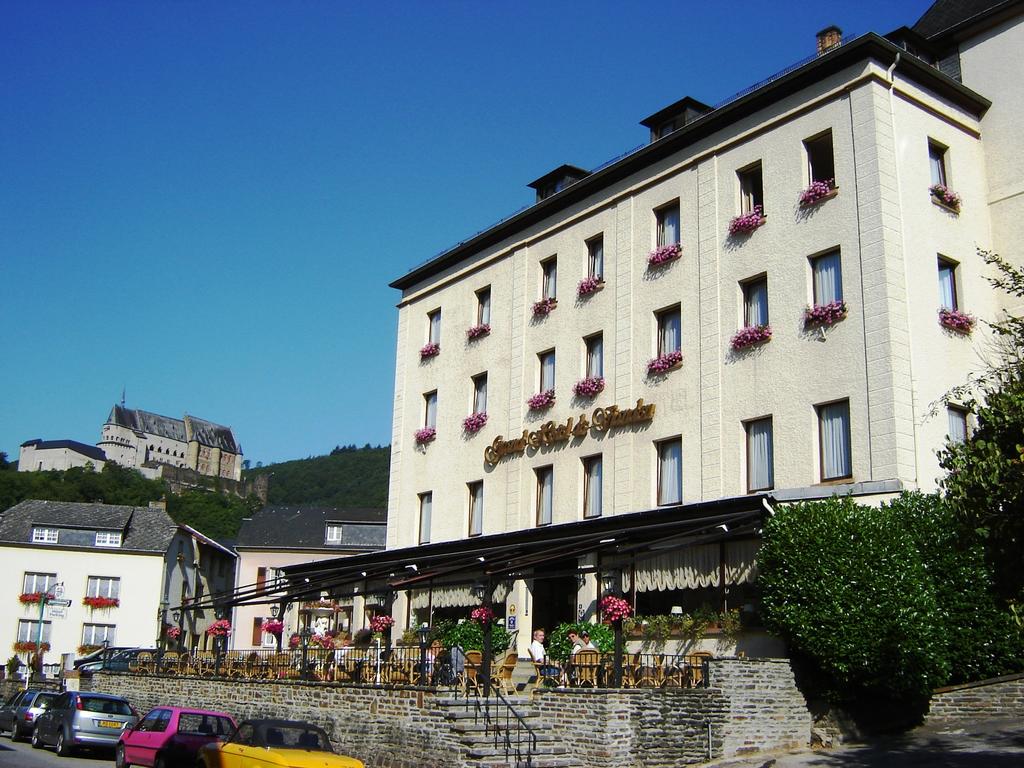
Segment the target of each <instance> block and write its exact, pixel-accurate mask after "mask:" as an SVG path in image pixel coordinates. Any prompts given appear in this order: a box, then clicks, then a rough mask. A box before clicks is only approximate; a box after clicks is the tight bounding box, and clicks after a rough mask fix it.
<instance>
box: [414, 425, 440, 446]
mask: <svg viewBox="0 0 1024 768" xmlns="http://www.w3.org/2000/svg"><path fill="white" fill-rule="evenodd" d="M413 437H415V438H416V442H417V443H419V444H420V445H423V444H424V443H429V442H430V441H431V440H433V439H434V438H435V437H437V430H436V429H434V428H433V427H424V428H423V429H417V430H416V431H415V432H414V433H413Z"/></svg>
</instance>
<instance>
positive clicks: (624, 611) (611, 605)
mask: <svg viewBox="0 0 1024 768" xmlns="http://www.w3.org/2000/svg"><path fill="white" fill-rule="evenodd" d="M598 606H599V607H600V609H601V619H602V620H603V621H604V623H605V624H612V623H614V622H616V621H622V620H623V619H628V618H629V616H630V614H632V613H633V608H632V606H630V604H629V601H628V600H624V599H622V598H621V597H616V596H615V595H605V596H604V597H602V598H601V602H600V603H598Z"/></svg>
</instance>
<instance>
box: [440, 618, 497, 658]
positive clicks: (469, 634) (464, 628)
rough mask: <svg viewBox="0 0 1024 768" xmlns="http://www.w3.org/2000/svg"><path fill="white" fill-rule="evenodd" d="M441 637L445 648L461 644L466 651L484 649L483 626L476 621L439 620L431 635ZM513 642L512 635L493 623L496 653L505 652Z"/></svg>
mask: <svg viewBox="0 0 1024 768" xmlns="http://www.w3.org/2000/svg"><path fill="white" fill-rule="evenodd" d="M434 637H439V638H440V639H441V644H442V645H443V646H444V647H445V648H451V647H452V646H455V645H457V646H459V647H460V648H462V650H464V651H482V650H483V649H484V632H483V627H482V626H481V625H480V624H477V623H476V622H475V621H464V622H462V623H461V624H460V623H458V622H456V621H451V620H448V621H441V622H438V624H437V626H436V627H435V628H434V632H433V633H432V635H431V641H433V639H434ZM511 642H512V635H510V634H509V633H508V631H507V630H506V629H505V628H504V627H503V626H501V625H500V624H492V625H491V648H492V649H493V651H494V653H495V654H501V653H504V652H505V650H506V649H507V648H508V646H509V644H510V643H511Z"/></svg>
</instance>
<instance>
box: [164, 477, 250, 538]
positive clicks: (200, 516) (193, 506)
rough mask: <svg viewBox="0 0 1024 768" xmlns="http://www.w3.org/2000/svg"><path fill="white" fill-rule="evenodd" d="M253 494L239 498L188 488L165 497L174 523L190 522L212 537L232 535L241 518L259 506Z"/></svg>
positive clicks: (237, 527) (234, 534)
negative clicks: (245, 497)
mask: <svg viewBox="0 0 1024 768" xmlns="http://www.w3.org/2000/svg"><path fill="white" fill-rule="evenodd" d="M259 506H260V501H259V499H257V498H255V497H254V496H250V497H249V498H248V499H240V498H238V497H237V496H233V495H230V494H224V493H218V492H216V491H210V490H204V489H198V488H195V489H190V490H187V491H184V492H183V493H180V494H176V495H171V496H169V497H168V499H167V513H168V514H169V515H170V516H171V517H172V518H173V519H174V521H175V522H177V523H184V524H185V525H190V526H192V527H193V528H195V529H196V530H198V531H201V532H203V533H205V534H206V535H207V536H210V537H212V538H214V539H218V540H221V539H234V538H235V537H236V536H237V535H238V529H239V528H240V527H241V525H242V518H245V517H249V516H250V515H252V513H253V512H255V511H256V510H257V509H259Z"/></svg>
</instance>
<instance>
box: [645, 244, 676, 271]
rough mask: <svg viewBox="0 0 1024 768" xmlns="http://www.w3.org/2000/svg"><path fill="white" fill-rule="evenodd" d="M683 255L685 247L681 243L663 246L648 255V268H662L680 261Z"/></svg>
mask: <svg viewBox="0 0 1024 768" xmlns="http://www.w3.org/2000/svg"><path fill="white" fill-rule="evenodd" d="M682 253H683V247H682V246H681V245H680V244H679V243H672V244H671V245H662V246H660V247H658V248H655V249H654V250H653V251H651V252H650V253H649V254H647V266H649V267H660V266H663V265H665V264H668V263H670V262H673V261H675V260H676V259H678V258H679V257H680V256H681V255H682Z"/></svg>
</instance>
